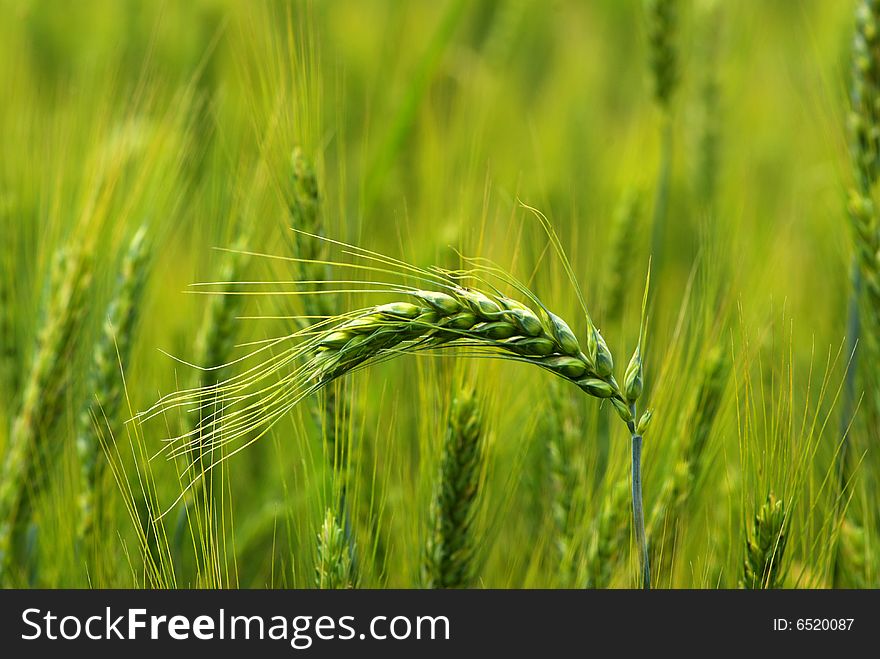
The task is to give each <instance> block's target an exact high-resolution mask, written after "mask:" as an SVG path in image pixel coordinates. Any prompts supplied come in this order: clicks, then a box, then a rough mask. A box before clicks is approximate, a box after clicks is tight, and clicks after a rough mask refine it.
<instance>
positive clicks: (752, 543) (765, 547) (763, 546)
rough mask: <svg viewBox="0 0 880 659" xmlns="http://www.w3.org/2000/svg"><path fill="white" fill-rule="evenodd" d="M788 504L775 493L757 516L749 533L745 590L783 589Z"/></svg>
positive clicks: (743, 583) (744, 566)
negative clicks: (781, 587)
mask: <svg viewBox="0 0 880 659" xmlns="http://www.w3.org/2000/svg"><path fill="white" fill-rule="evenodd" d="M786 526H787V519H786V510H785V504H784V502H783V501H782V499H777V498H776V496H775V495H774V494H773V493H772V492H771V493H770V494H769V495H767V500H766V501H765V502H764V503H763V504H762V505H761V507H760V508H758V510H757V512H756V513H755V517H754V520H753V521H752V525H751V527H750V528H749V529H748V531H747V536H746V550H745V560H744V561H743V579H742V586H743V588H760V589H771V588H779V587H780V586H782V581H783V578H784V576H785V571H784V569H783V558H784V555H785V545H786V542H787V540H788V535H787V532H786Z"/></svg>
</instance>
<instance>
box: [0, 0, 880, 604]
mask: <svg viewBox="0 0 880 659" xmlns="http://www.w3.org/2000/svg"><path fill="white" fill-rule="evenodd" d="M878 21H880V3H877V2H875V1H873V0H846V1H841V2H822V1H820V0H809V1H802V2H796V3H795V2H774V3H770V2H748V3H746V2H742V3H723V2H713V1H711V0H687V1H686V0H646V1H642V0H625V1H617V0H590V1H589V2H578V1H576V0H554V1H553V2H539V1H538V0H505V1H503V2H501V1H499V2H494V1H490V0H478V1H476V2H465V1H464V0H444V1H443V2H431V3H429V2H394V1H392V0H335V1H333V2H323V1H319V0H311V1H309V0H290V1H281V0H261V1H259V2H236V1H234V0H194V1H192V2H178V1H168V2H147V1H145V0H143V1H141V0H125V1H122V0H120V1H118V2H110V1H109V0H83V1H82V2H76V3H62V2H57V1H53V0H27V1H24V2H21V1H16V0H0V84H2V88H3V89H4V94H3V96H4V101H3V102H2V103H0V136H2V139H0V227H2V228H0V237H2V240H0V394H2V395H0V586H4V587H23V588H38V587H42V588H58V587H90V588H124V587H129V588H130V587H134V588H188V587H194V588H386V587H388V588H636V587H640V586H648V585H650V586H651V587H659V588H712V589H715V588H870V587H873V588H876V587H878V586H880V553H878V546H877V542H878V540H880V494H878V487H877V485H878V480H880V454H878V447H880V431H878V428H880V425H878V422H880V377H878V372H877V366H876V365H877V364H878V363H880V221H878V218H880V215H878V211H877V210H876V200H875V197H876V196H877V190H876V187H877V186H876V183H877V179H878V174H880V33H878V26H880V23H878ZM536 367H537V368H536ZM634 468H635V469H634ZM634 476H635V478H634Z"/></svg>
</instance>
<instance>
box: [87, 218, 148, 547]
mask: <svg viewBox="0 0 880 659" xmlns="http://www.w3.org/2000/svg"><path fill="white" fill-rule="evenodd" d="M146 235H147V234H146V227H141V228H140V229H139V230H138V231H137V232H136V233H135V235H134V237H133V238H132V240H131V243H130V244H129V246H128V250H127V252H126V254H125V258H124V259H123V262H122V269H121V271H120V273H119V280H118V282H117V284H116V290H115V292H114V294H113V298H112V300H111V302H110V305H109V307H108V309H107V315H106V317H105V319H104V323H103V326H102V328H101V336H100V339H99V340H98V343H97V345H96V346H95V350H94V355H93V359H92V367H91V370H90V372H89V380H88V383H89V384H88V396H87V399H86V401H85V404H84V405H83V408H82V410H81V412H80V416H79V427H78V430H77V439H76V448H77V453H78V455H79V460H80V479H81V483H80V487H81V490H80V497H79V502H78V512H79V522H78V528H77V538H78V540H79V542H80V543H87V542H88V539H89V537H90V535H91V533H92V529H93V527H94V524H95V504H96V498H97V496H98V494H99V483H100V476H101V472H102V469H101V465H102V464H103V463H102V462H101V461H100V460H99V457H100V453H101V440H100V437H101V436H104V434H103V433H100V435H99V433H97V432H96V431H95V424H96V423H97V424H99V425H103V424H107V425H108V427H109V429H110V430H109V432H108V433H107V436H108V437H109V438H110V440H111V441H112V440H113V438H114V437H116V436H118V434H119V419H118V416H119V408H120V406H121V404H122V402H123V398H124V392H123V382H122V372H123V371H124V369H125V367H126V366H127V364H128V361H129V355H130V354H131V349H132V345H133V338H134V331H135V328H136V325H137V322H138V317H139V314H140V306H141V295H142V293H143V289H144V285H145V283H146V279H147V269H148V265H147V264H148V261H149V258H150V249H149V244H148V241H147V239H146Z"/></svg>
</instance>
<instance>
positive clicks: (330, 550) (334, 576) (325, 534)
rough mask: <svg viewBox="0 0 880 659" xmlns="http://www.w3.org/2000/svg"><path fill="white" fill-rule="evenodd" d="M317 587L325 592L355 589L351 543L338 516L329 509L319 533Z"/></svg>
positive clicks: (316, 570) (316, 569) (316, 566)
mask: <svg viewBox="0 0 880 659" xmlns="http://www.w3.org/2000/svg"><path fill="white" fill-rule="evenodd" d="M317 553H318V558H317V564H316V565H315V586H316V587H317V588H322V589H325V590H339V589H343V588H353V587H354V579H353V576H354V575H353V570H352V562H351V554H350V549H349V543H348V540H347V539H346V534H345V530H344V529H343V528H342V526H340V524H339V522H338V520H337V518H336V514H335V513H334V512H333V510H332V509H331V508H328V509H327V510H326V512H325V514H324V522H323V523H322V524H321V531H320V532H319V533H318V546H317Z"/></svg>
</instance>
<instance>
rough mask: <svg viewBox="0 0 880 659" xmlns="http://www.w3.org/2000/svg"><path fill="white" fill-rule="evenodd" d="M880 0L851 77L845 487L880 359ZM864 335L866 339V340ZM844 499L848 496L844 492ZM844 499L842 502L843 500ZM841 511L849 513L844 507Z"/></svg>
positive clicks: (838, 573)
mask: <svg viewBox="0 0 880 659" xmlns="http://www.w3.org/2000/svg"><path fill="white" fill-rule="evenodd" d="M878 28H880V2H877V1H876V0H861V2H859V4H858V5H857V9H856V21H855V32H854V37H853V55H852V67H851V80H850V112H849V118H848V119H849V120H848V123H849V134H850V156H851V159H852V164H853V170H854V174H855V178H856V188H855V189H854V190H851V191H850V199H849V204H848V212H849V217H850V223H851V225H852V227H853V233H854V247H855V253H854V254H853V256H852V262H851V265H850V277H851V281H852V288H851V291H850V298H849V305H848V311H847V333H846V338H847V348H846V350H847V355H848V356H849V358H850V364H849V368H848V370H847V374H846V381H845V386H844V392H843V401H842V403H841V415H840V429H841V436H842V437H843V441H842V443H841V446H840V450H839V452H838V456H837V472H838V486H839V489H840V490H841V492H843V491H844V490H845V489H846V484H847V481H848V480H849V464H848V462H849V452H850V451H849V445H850V437H849V429H850V422H851V419H852V416H853V411H854V407H855V401H856V378H857V374H858V370H859V369H858V356H859V355H858V354H857V352H856V346H857V345H860V344H861V345H862V352H864V351H865V350H867V351H868V355H869V357H871V358H873V359H874V360H876V357H877V355H880V343H878V342H880V226H878V218H877V212H876V208H875V206H874V202H873V190H874V187H875V184H876V182H877V176H878V169H880V35H878ZM862 337H864V340H862ZM865 376H866V379H867V382H866V384H868V385H869V395H868V410H869V413H870V414H871V415H872V417H873V419H874V420H876V418H878V416H880V381H878V379H877V377H876V375H874V374H873V372H871V373H870V374H869V373H865ZM840 498H841V502H842V501H843V499H844V497H843V496H841V497H840ZM841 505H842V504H841ZM840 514H841V516H844V517H845V513H844V512H843V511H841V513H840ZM851 556H852V553H851V552H846V551H842V548H841V547H837V549H836V550H835V560H834V562H835V566H834V576H835V580H836V579H837V578H839V577H842V576H844V575H845V574H846V573H851V572H853V571H854V570H853V568H851V567H848V566H846V565H845V564H844V563H845V561H847V560H848V559H849V558H850V557H851Z"/></svg>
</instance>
